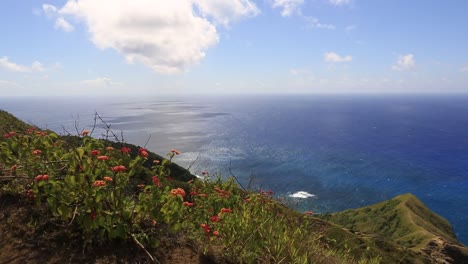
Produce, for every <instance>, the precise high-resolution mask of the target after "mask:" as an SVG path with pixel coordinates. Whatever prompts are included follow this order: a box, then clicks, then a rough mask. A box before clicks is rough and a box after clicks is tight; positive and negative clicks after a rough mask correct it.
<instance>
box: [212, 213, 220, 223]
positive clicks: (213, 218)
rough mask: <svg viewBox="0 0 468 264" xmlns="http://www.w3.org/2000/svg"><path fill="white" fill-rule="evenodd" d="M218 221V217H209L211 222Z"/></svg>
mask: <svg viewBox="0 0 468 264" xmlns="http://www.w3.org/2000/svg"><path fill="white" fill-rule="evenodd" d="M219 220H220V219H219V217H217V216H216V215H214V216H212V217H210V221H211V222H219Z"/></svg>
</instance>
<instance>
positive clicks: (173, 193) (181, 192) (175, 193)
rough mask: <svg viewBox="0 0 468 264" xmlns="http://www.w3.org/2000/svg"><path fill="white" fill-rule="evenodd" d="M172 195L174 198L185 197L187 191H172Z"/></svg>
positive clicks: (179, 189)
mask: <svg viewBox="0 0 468 264" xmlns="http://www.w3.org/2000/svg"><path fill="white" fill-rule="evenodd" d="M171 194H172V195H174V196H177V195H180V196H181V197H185V191H184V189H182V188H176V189H172V190H171Z"/></svg>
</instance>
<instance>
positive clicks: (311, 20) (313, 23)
mask: <svg viewBox="0 0 468 264" xmlns="http://www.w3.org/2000/svg"><path fill="white" fill-rule="evenodd" d="M304 18H305V20H306V21H307V25H308V27H309V28H319V29H335V25H333V24H324V23H321V22H320V21H319V20H318V18H315V17H304Z"/></svg>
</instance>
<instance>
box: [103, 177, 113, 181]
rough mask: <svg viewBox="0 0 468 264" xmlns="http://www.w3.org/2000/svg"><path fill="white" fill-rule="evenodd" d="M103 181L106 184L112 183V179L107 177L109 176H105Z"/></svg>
mask: <svg viewBox="0 0 468 264" xmlns="http://www.w3.org/2000/svg"><path fill="white" fill-rule="evenodd" d="M103 179H104V181H106V182H112V181H113V179H112V178H111V177H109V176H106V177H104V178H103Z"/></svg>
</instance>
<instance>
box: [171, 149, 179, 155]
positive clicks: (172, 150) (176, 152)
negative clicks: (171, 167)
mask: <svg viewBox="0 0 468 264" xmlns="http://www.w3.org/2000/svg"><path fill="white" fill-rule="evenodd" d="M171 152H172V153H174V154H176V155H180V151H178V150H177V149H171Z"/></svg>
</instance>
